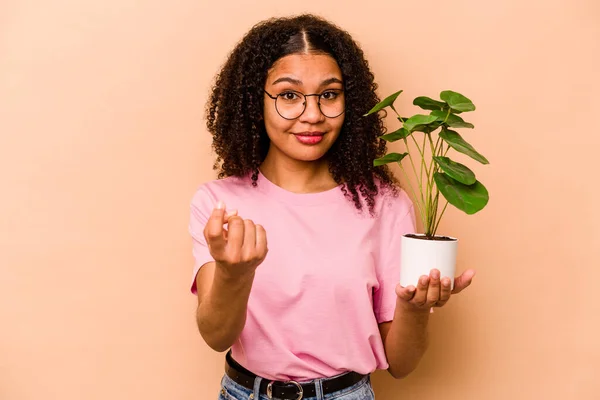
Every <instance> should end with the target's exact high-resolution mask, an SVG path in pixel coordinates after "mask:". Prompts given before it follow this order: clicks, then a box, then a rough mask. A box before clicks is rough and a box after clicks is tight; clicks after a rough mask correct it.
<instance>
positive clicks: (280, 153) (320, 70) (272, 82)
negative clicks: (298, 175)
mask: <svg viewBox="0 0 600 400" xmlns="http://www.w3.org/2000/svg"><path fill="white" fill-rule="evenodd" d="M342 89H343V82H342V72H341V71H340V68H339V66H338V65H337V62H336V61H335V60H334V59H333V58H332V57H330V56H328V55H322V54H293V55H289V56H286V57H282V58H281V59H279V60H278V61H277V62H276V63H275V64H274V65H273V67H272V68H271V69H270V70H269V73H268V75H267V82H266V84H265V91H266V92H268V93H269V94H270V95H272V96H279V95H282V96H279V99H278V100H277V105H278V107H279V111H280V112H281V111H283V110H284V107H286V108H287V109H295V108H294V107H300V110H301V109H302V103H303V101H302V100H301V97H299V96H297V95H296V94H295V93H303V94H321V93H325V94H324V95H323V96H322V97H321V108H322V109H323V110H324V111H325V112H326V113H327V114H328V115H334V114H337V113H328V112H327V110H331V107H332V106H331V104H337V106H339V101H341V102H342V103H343V102H344V99H343V92H341V90H342ZM294 92H295V93H294ZM336 99H337V100H336ZM318 101H319V97H318V96H309V97H306V108H305V109H304V112H303V113H302V115H300V116H299V117H298V118H296V119H292V120H288V119H285V118H283V117H282V116H281V115H280V114H279V113H278V111H277V109H276V108H275V100H274V99H272V98H270V97H269V96H268V95H267V94H265V95H264V118H265V127H266V130H267V135H268V136H269V139H270V140H271V147H270V148H269V156H270V157H271V156H277V157H287V158H291V159H293V160H299V161H315V160H318V159H320V158H322V157H323V156H324V155H325V154H326V153H327V151H328V150H329V149H330V148H331V146H332V145H333V143H334V142H335V140H336V139H337V138H338V136H339V134H340V131H341V129H342V124H343V123H344V114H343V113H342V114H341V115H338V116H335V117H334V118H329V117H326V116H325V115H324V114H323V113H322V112H321V111H320V109H319V104H318ZM294 104H295V105H294ZM327 107H330V108H327ZM341 109H343V104H342V108H341ZM284 114H285V113H284Z"/></svg>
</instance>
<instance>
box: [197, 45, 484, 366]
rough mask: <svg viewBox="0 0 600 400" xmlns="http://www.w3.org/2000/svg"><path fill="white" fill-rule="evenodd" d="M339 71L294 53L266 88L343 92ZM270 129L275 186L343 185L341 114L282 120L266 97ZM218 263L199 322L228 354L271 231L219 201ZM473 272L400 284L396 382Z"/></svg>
mask: <svg viewBox="0 0 600 400" xmlns="http://www.w3.org/2000/svg"><path fill="white" fill-rule="evenodd" d="M342 88H343V83H342V74H341V71H340V69H339V66H338V65H337V63H336V61H335V60H334V59H333V58H331V57H330V56H327V55H323V54H310V53H308V54H294V55H290V56H286V57H283V58H281V59H280V60H278V61H277V62H276V63H275V64H274V65H273V66H272V68H271V69H270V70H269V71H268V75H267V80H266V85H265V90H266V91H267V92H269V93H270V94H271V95H274V96H275V95H277V94H279V93H281V92H284V91H285V90H294V91H298V92H302V93H305V94H312V93H322V92H323V91H324V90H326V89H342ZM264 120H265V127H266V130H267V134H268V136H269V139H270V140H271V145H270V148H269V151H268V154H267V156H266V158H265V161H264V162H263V163H262V165H261V167H260V170H261V172H262V173H263V175H264V176H265V177H266V178H267V179H269V180H270V181H271V182H273V183H275V184H276V185H279V186H280V187H282V188H283V189H286V190H288V191H291V192H294V193H316V192H320V191H324V190H329V189H331V188H334V187H336V186H337V185H338V184H337V183H336V182H335V181H334V180H333V178H332V177H331V175H330V173H329V171H328V163H327V158H326V157H327V151H328V150H329V149H330V148H331V146H332V145H333V143H334V142H335V140H336V139H337V138H338V136H339V134H340V130H341V128H342V124H343V122H344V115H343V114H342V115H340V116H339V117H336V118H327V117H325V116H324V115H323V114H322V113H321V112H320V110H319V108H318V104H317V98H316V97H309V98H307V105H306V110H305V111H304V113H303V114H302V115H301V116H300V117H299V118H297V119H296V120H291V121H290V120H286V119H284V118H282V117H281V116H280V115H279V114H278V113H277V111H276V109H275V101H274V100H273V99H271V98H269V97H268V96H267V95H266V94H265V98H264ZM306 131H308V132H315V131H318V132H324V136H323V140H322V141H321V142H320V143H318V144H315V145H306V144H303V143H301V142H299V141H298V140H297V138H296V137H295V136H294V134H297V133H301V132H306ZM204 236H205V238H206V241H207V243H208V245H209V249H210V252H211V255H212V256H213V258H214V259H215V262H211V263H208V264H206V265H204V266H203V267H202V268H200V271H199V273H198V276H197V278H196V284H197V288H198V308H197V314H196V318H197V323H198V328H199V330H200V333H201V334H202V336H203V338H204V340H205V341H206V343H207V344H208V345H209V346H210V347H212V348H213V349H215V350H217V351H226V350H227V349H229V347H231V346H232V345H233V343H234V342H235V341H236V340H237V338H238V337H239V335H240V334H241V332H242V329H243V328H244V324H245V322H246V311H247V304H248V297H249V295H250V290H251V288H252V282H253V280H254V275H255V271H256V268H258V267H259V266H260V264H261V263H262V262H263V261H264V259H265V257H266V256H267V253H268V245H267V233H266V232H265V230H264V228H263V227H262V226H261V225H259V224H256V223H255V222H254V221H251V220H248V219H242V218H241V217H240V216H238V215H237V212H236V211H235V210H232V211H229V212H227V211H226V209H225V204H223V203H222V202H219V204H217V206H216V207H215V209H214V210H213V212H212V215H211V217H210V219H209V221H208V223H207V225H206V227H205V229H204ZM474 275H475V271H473V270H468V271H466V272H464V273H463V274H462V275H460V276H459V277H457V278H456V279H455V284H454V290H453V291H451V290H450V280H449V279H448V278H447V277H443V278H442V277H440V274H439V271H437V270H432V271H431V273H430V274H429V276H423V277H421V279H420V281H419V284H418V285H417V286H416V287H412V286H408V287H402V286H400V285H398V286H397V287H396V294H397V300H396V310H395V314H394V318H393V321H390V322H385V323H382V324H380V325H379V330H380V333H381V337H382V340H383V343H384V347H385V352H386V356H387V359H388V363H389V365H390V366H389V369H388V371H389V372H390V374H391V375H392V376H394V377H395V378H402V377H404V376H406V375H408V374H409V373H410V372H412V371H413V370H414V369H415V368H416V366H417V364H418V363H419V361H420V360H421V358H422V357H423V354H424V352H425V350H426V349H427V344H428V331H427V325H428V321H429V318H430V309H432V307H441V306H443V305H445V304H446V303H447V302H448V300H449V299H450V297H451V296H452V295H454V294H457V293H459V292H461V291H462V290H464V289H465V288H466V287H468V286H469V285H470V284H471V281H472V279H473V276H474Z"/></svg>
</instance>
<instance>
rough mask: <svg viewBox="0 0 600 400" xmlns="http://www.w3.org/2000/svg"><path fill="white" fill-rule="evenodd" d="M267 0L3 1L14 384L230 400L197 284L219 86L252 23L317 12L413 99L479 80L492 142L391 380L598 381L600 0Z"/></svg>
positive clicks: (0, 122)
mask: <svg viewBox="0 0 600 400" xmlns="http://www.w3.org/2000/svg"><path fill="white" fill-rule="evenodd" d="M251 3H253V2H249V1H248V2H244V1H241V0H237V1H233V2H226V1H219V2H215V1H211V2H209V3H207V2H205V1H202V0H200V1H198V0H195V1H192V0H175V1H168V2H165V1H162V0H160V1H159V0H146V1H133V0H104V1H90V0H88V1H68V0H55V1H52V2H49V1H33V0H3V1H2V2H0V184H1V186H0V187H1V195H0V268H1V269H0V273H1V275H0V296H1V298H0V299H1V301H0V398H1V399H6V400H34V399H42V398H43V399H62V400H76V399H77V400H80V399H93V400H96V399H98V400H100V399H123V400H124V399H146V400H153V399H156V400H158V399H212V398H216V394H217V391H218V385H219V379H220V376H221V374H222V355H220V354H216V353H214V352H212V351H211V350H210V349H209V348H208V347H207V346H206V345H204V344H203V343H202V341H201V338H200V336H199V334H198V333H197V331H196V328H195V322H194V308H195V297H193V296H192V295H191V294H190V293H189V292H188V284H189V282H190V278H191V268H192V265H191V262H192V260H191V253H190V241H189V237H188V234H187V219H188V205H189V200H190V198H191V195H192V193H193V192H194V190H195V188H196V187H197V186H198V185H199V184H200V183H201V182H203V181H206V180H208V179H212V177H213V172H212V170H211V164H212V154H211V152H210V147H209V145H210V137H209V136H208V134H207V133H206V130H205V128H204V121H203V105H204V101H205V99H206V95H207V92H208V88H209V85H210V84H211V81H212V78H213V76H214V74H215V73H216V71H217V69H218V67H219V65H220V64H221V63H222V62H223V61H224V59H225V56H226V54H227V52H228V51H229V50H230V49H231V48H232V46H233V45H234V43H235V42H236V41H237V40H238V39H239V38H240V37H241V36H242V34H243V33H244V32H245V31H246V30H247V29H248V28H250V26H251V25H252V24H254V23H255V22H257V21H259V20H261V19H263V18H266V17H269V16H275V15H285V14H290V13H297V12H301V11H312V12H317V13H320V14H322V15H324V16H326V17H329V18H331V19H332V20H334V21H335V22H337V23H338V24H340V25H341V26H343V27H344V28H346V29H347V30H349V31H350V32H351V33H352V34H353V35H354V36H355V38H356V39H357V40H358V41H359V42H360V43H361V44H362V46H363V47H364V49H365V52H366V54H367V56H368V57H369V59H370V62H371V65H372V67H373V70H374V72H375V73H376V76H377V78H378V81H379V83H380V84H381V89H380V90H381V91H380V95H382V96H384V95H387V94H389V93H391V92H392V91H395V90H397V89H404V90H405V94H404V95H403V97H401V100H400V101H399V104H400V106H401V108H402V110H405V111H406V112H412V111H414V110H413V109H412V106H410V102H411V100H412V98H414V97H416V96H418V95H431V96H435V95H436V94H438V93H439V91H441V90H444V89H453V90H457V91H460V92H463V93H465V94H466V95H468V96H469V97H471V98H472V99H473V101H474V102H475V104H476V105H477V107H478V111H477V112H475V113H474V114H472V115H471V116H470V121H471V122H473V123H474V124H475V125H476V130H475V131H474V132H468V131H467V132H465V137H466V139H467V140H468V141H470V142H471V143H472V144H473V145H474V146H475V147H476V148H478V149H479V150H480V151H481V152H482V153H483V154H485V155H486V156H487V157H488V158H489V159H490V161H491V165H489V166H487V167H482V166H479V167H478V166H477V165H473V164H470V165H472V166H473V167H474V168H476V172H477V173H478V176H479V178H480V180H481V181H482V182H483V183H484V184H485V185H486V186H487V187H488V189H489V191H490V193H491V201H490V204H489V206H488V207H487V208H486V209H485V210H484V211H482V212H481V213H480V214H477V215H476V216H472V217H467V216H465V215H464V214H461V213H460V212H458V211H456V210H454V209H449V211H448V212H447V214H446V219H445V220H444V223H443V224H442V225H443V226H442V231H443V233H446V234H451V235H455V236H458V237H459V238H460V239H461V243H460V251H459V262H460V267H459V268H460V269H465V268H467V267H475V268H476V269H477V270H478V275H477V277H476V279H475V284H474V286H473V287H472V288H471V289H470V290H469V291H468V292H467V293H465V294H464V295H461V296H460V297H457V298H455V299H453V301H451V302H450V303H449V305H448V306H447V307H446V308H445V309H443V310H440V311H439V312H437V313H435V314H434V316H433V317H432V324H431V329H432V332H433V334H432V337H433V341H432V345H431V348H430V351H429V352H428V353H427V355H426V357H425V359H424V360H423V362H422V364H421V365H420V366H419V368H418V370H417V371H416V372H414V373H413V374H412V375H411V376H410V377H409V378H407V379H405V380H402V381H394V380H393V379H391V378H389V377H387V375H386V373H382V372H378V373H376V374H375V377H374V384H375V390H376V393H377V394H378V399H384V400H385V399H441V398H444V399H448V400H450V399H506V398H515V399H597V398H599V397H598V396H600V394H598V393H599V390H600V383H599V382H600V367H599V365H600V348H599V346H598V344H597V341H598V338H599V337H600V329H599V316H600V310H599V296H598V291H597V286H598V281H599V278H600V272H599V268H598V267H599V261H598V260H599V256H600V254H599V253H600V251H599V250H600V233H599V229H598V222H600V215H599V212H598V209H599V208H598V206H597V204H596V203H595V201H594V200H595V198H596V197H597V196H598V194H599V193H600V192H599V191H598V175H597V172H596V170H594V169H593V168H594V167H596V166H597V162H598V156H597V154H598V149H599V148H600V139H599V137H600V135H599V134H600V129H599V128H598V121H597V120H598V115H599V114H598V112H599V111H598V110H599V109H600V100H599V97H598V96H599V93H600V84H599V79H598V76H597V74H598V71H600V3H599V2H598V1H596V0H587V1H586V0H575V1H574V0H571V1H569V0H563V1H556V0H546V1H523V0H505V1H499V2H486V1H481V0H456V1H452V2H448V1H445V2H441V1H440V2H424V1H391V0H390V1H380V2H376V3H374V2H370V3H365V2H360V3H355V4H352V3H348V2H346V1H329V2H324V1H320V0H319V1H303V2H295V3H293V4H292V3H290V2H283V1H261V2H260V4H259V5H253V4H251ZM315 334H318V332H315Z"/></svg>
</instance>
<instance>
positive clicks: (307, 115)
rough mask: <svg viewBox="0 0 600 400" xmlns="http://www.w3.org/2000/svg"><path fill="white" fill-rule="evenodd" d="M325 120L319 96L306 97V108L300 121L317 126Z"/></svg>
mask: <svg viewBox="0 0 600 400" xmlns="http://www.w3.org/2000/svg"><path fill="white" fill-rule="evenodd" d="M324 118H325V116H324V115H323V113H321V109H320V108H319V96H306V108H305V109H304V112H303V113H302V115H301V116H300V121H302V122H308V123H312V124H315V123H318V122H322V121H323V119H324Z"/></svg>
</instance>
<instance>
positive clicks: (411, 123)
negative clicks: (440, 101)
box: [404, 111, 437, 132]
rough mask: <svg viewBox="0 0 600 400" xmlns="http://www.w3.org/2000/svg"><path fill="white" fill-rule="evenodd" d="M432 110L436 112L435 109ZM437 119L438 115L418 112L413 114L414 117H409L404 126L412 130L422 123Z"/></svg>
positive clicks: (425, 123)
mask: <svg viewBox="0 0 600 400" xmlns="http://www.w3.org/2000/svg"><path fill="white" fill-rule="evenodd" d="M432 112H435V111H432ZM435 120H437V117H436V116H434V115H423V114H416V115H413V116H412V117H410V118H409V119H407V120H406V121H404V128H406V129H407V130H408V131H410V132H412V131H414V130H415V128H416V127H418V126H420V125H427V124H430V123H432V122H433V121H435Z"/></svg>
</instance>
